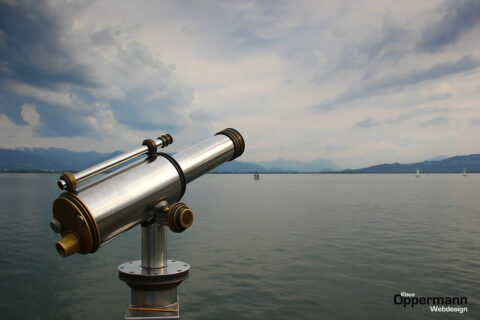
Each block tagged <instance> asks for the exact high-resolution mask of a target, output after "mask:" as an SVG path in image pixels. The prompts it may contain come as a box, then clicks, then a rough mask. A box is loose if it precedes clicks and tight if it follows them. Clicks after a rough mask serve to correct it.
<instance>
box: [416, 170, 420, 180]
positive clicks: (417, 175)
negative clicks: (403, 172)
mask: <svg viewBox="0 0 480 320" xmlns="http://www.w3.org/2000/svg"><path fill="white" fill-rule="evenodd" d="M415 176H416V177H417V178H418V177H420V169H418V168H417V173H416V174H415Z"/></svg>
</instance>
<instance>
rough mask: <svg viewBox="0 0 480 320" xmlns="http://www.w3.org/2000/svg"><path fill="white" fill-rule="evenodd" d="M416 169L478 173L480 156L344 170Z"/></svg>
mask: <svg viewBox="0 0 480 320" xmlns="http://www.w3.org/2000/svg"><path fill="white" fill-rule="evenodd" d="M417 169H419V170H420V172H425V173H426V172H430V173H440V172H463V170H464V169H465V170H467V172H480V154H470V155H466V156H455V157H450V158H446V159H443V160H437V161H429V160H427V161H423V162H415V163H407V164H400V163H391V164H389V163H385V164H379V165H376V166H371V167H368V168H362V169H356V170H344V171H342V172H345V173H415V172H416V171H417Z"/></svg>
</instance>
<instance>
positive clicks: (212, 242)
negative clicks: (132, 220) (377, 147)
mask: <svg viewBox="0 0 480 320" xmlns="http://www.w3.org/2000/svg"><path fill="white" fill-rule="evenodd" d="M57 178H58V176H57V175H50V174H0V200H1V203H2V205H1V206H0V226H1V229H0V230H1V231H2V232H1V233H0V243H1V246H0V281H1V286H2V290H0V295H1V296H0V318H2V319H6V318H22V319H86V318H89V319H120V318H122V316H123V315H124V313H125V310H126V307H127V305H128V303H129V299H130V290H129V288H128V287H127V286H126V285H125V284H124V283H123V282H121V281H120V280H118V276H117V269H116V268H117V266H118V265H119V264H121V263H123V262H125V261H129V260H134V259H140V229H139V228H134V229H132V230H130V231H129V232H127V233H126V234H123V235H121V236H120V237H118V238H117V239H115V240H114V241H112V242H110V243H109V244H107V245H106V246H105V247H103V248H101V249H100V250H99V251H98V252H97V253H95V254H93V255H75V256H72V257H69V258H66V259H63V258H61V257H59V256H58V254H57V253H56V251H55V248H54V243H55V242H56V241H57V235H55V234H54V233H53V232H52V231H51V230H50V228H49V224H48V222H49V220H50V219H51V205H52V203H53V200H54V199H55V197H56V196H57V195H58V194H59V190H58V189H57V188H56V179H57ZM479 186H480V175H476V174H469V175H468V177H466V178H465V177H462V176H461V175H460V174H458V175H454V174H451V175H450V174H445V175H433V174H431V175H422V177H421V178H419V179H417V178H415V177H414V175H413V174H412V175H359V174H358V175H262V177H261V180H260V181H253V180H252V179H251V175H206V176H204V177H201V178H200V179H199V180H197V181H194V182H193V183H191V184H189V185H188V187H187V192H186V194H185V197H184V198H183V199H182V201H183V202H186V203H187V204H188V206H189V207H190V208H192V209H193V211H194V213H195V222H194V224H193V226H192V227H191V228H190V229H189V230H187V231H186V232H184V233H182V234H172V233H169V258H174V259H179V260H182V261H186V262H188V263H189V264H190V265H191V271H190V278H189V279H188V280H187V281H185V282H184V283H183V284H182V285H181V286H180V287H179V294H180V301H181V311H182V318H185V319H295V318H302V319H318V318H333V319H384V318H385V317H389V318H392V319H402V318H405V317H408V318H409V319H410V318H413V319H424V318H426V317H428V318H434V319H436V318H438V319H450V318H452V317H453V316H454V315H452V314H448V313H444V314H441V313H431V312H430V310H429V309H427V308H428V307H427V306H417V307H415V308H414V309H411V308H409V309H404V308H403V307H401V306H397V305H394V304H393V296H394V295H395V294H398V293H399V292H401V291H406V292H414V293H416V295H417V296H466V297H468V308H469V311H468V312H467V313H464V314H463V315H461V317H462V318H466V319H475V318H479V317H480V312H479V309H480V300H479V296H480V289H479V288H480V257H479V247H480V246H479V245H480V238H479V230H480V213H479V209H478V208H479V207H480V198H479V197H478V190H479Z"/></svg>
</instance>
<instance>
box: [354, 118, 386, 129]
mask: <svg viewBox="0 0 480 320" xmlns="http://www.w3.org/2000/svg"><path fill="white" fill-rule="evenodd" d="M378 125H380V122H379V121H377V120H376V119H374V118H367V119H365V120H361V121H358V122H357V123H355V124H354V125H353V127H354V128H361V129H369V128H372V127H376V126H378Z"/></svg>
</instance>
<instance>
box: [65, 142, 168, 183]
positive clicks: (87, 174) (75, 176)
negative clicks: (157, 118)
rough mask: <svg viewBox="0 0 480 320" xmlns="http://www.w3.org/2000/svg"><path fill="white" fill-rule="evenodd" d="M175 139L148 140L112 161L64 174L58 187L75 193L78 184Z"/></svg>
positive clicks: (162, 146)
mask: <svg viewBox="0 0 480 320" xmlns="http://www.w3.org/2000/svg"><path fill="white" fill-rule="evenodd" d="M172 142H173V138H172V136H171V135H169V134H166V135H163V136H161V137H159V138H158V139H157V140H152V139H147V140H144V141H143V144H142V145H143V146H142V147H140V148H137V149H135V150H132V151H129V152H126V153H123V154H121V155H118V156H116V157H114V158H112V159H109V160H106V161H104V162H102V163H99V164H97V165H94V166H92V167H90V168H87V169H85V170H82V171H79V172H77V173H70V172H64V173H63V174H62V175H61V177H60V179H59V180H58V187H59V188H60V189H62V190H67V191H70V192H73V191H75V190H76V188H77V183H78V182H81V181H84V180H86V179H88V178H92V177H93V176H96V175H97V174H99V173H102V172H105V171H107V170H109V169H112V168H114V167H117V166H119V165H121V164H123V163H125V162H128V161H130V160H133V159H135V158H137V157H139V156H141V155H144V154H147V153H149V154H153V153H155V152H156V151H157V148H164V147H166V146H168V145H169V144H172Z"/></svg>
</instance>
